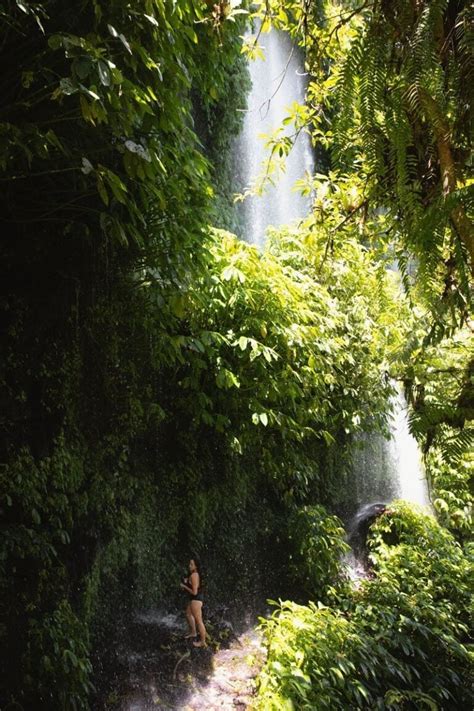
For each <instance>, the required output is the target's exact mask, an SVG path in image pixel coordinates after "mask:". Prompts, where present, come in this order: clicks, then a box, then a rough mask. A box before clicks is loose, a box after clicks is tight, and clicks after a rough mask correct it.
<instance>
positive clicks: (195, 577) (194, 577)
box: [188, 572, 199, 595]
mask: <svg viewBox="0 0 474 711" xmlns="http://www.w3.org/2000/svg"><path fill="white" fill-rule="evenodd" d="M188 580H189V582H190V583H191V590H192V594H193V595H197V591H198V590H199V573H196V572H194V573H191V577H190V578H188Z"/></svg>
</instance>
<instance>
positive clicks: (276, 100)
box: [235, 30, 314, 247]
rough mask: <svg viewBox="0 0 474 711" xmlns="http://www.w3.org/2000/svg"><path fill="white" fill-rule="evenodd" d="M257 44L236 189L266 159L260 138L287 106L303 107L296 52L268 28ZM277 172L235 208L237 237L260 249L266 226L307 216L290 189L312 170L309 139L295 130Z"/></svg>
mask: <svg viewBox="0 0 474 711" xmlns="http://www.w3.org/2000/svg"><path fill="white" fill-rule="evenodd" d="M258 41H259V44H260V45H262V46H263V48H264V52H265V58H264V59H260V58H259V59H255V60H253V61H251V62H249V72H250V78H251V81H252V89H251V92H250V94H249V97H248V108H247V111H246V112H245V118H244V124H243V128H242V132H241V134H240V136H239V137H238V139H237V141H236V148H235V166H236V168H235V171H236V176H235V178H236V185H235V187H236V190H237V191H239V192H242V191H243V190H244V189H245V188H246V187H249V186H251V185H252V184H253V183H254V182H255V181H256V180H257V179H258V177H259V176H260V175H262V172H265V170H266V164H267V163H268V158H269V155H270V152H269V149H268V148H266V147H265V141H264V139H263V138H262V134H266V135H268V134H270V133H271V132H272V131H275V130H276V129H278V128H281V127H282V125H283V124H282V122H283V120H284V119H285V117H286V116H287V115H288V107H290V106H291V105H292V104H293V103H294V102H297V103H299V104H303V103H304V98H305V91H306V83H307V82H306V77H305V76H304V62H303V57H302V55H301V51H300V50H299V48H298V47H297V46H295V45H294V43H293V42H292V40H291V38H290V37H289V36H288V35H287V34H284V33H283V32H278V31H277V30H271V31H270V32H268V33H265V34H261V35H260V37H259V40H258ZM294 134H295V126H294V124H293V123H289V124H288V125H286V126H285V132H284V135H285V136H293V135H294ZM281 162H282V166H283V167H282V170H281V171H278V174H277V175H273V176H272V179H274V181H275V185H271V184H270V183H269V182H266V184H265V191H264V193H263V195H259V196H253V197H247V198H246V199H245V200H244V202H243V203H241V204H240V205H239V206H238V208H237V209H238V211H239V217H240V222H241V223H242V230H241V231H242V234H241V237H242V238H243V239H245V241H247V242H250V243H251V244H255V245H258V246H259V247H262V246H263V244H264V239H265V231H266V229H267V227H268V226H269V225H273V226H275V227H278V226H280V225H283V224H287V223H289V222H292V221H293V220H295V219H301V218H302V217H304V216H305V215H307V214H308V211H309V209H310V206H311V198H310V197H307V196H303V195H301V193H299V192H297V191H295V182H296V181H297V180H300V179H302V178H303V177H304V176H305V173H309V174H311V173H312V172H313V167H314V161H313V152H312V148H311V142H310V138H309V136H308V134H307V133H305V132H304V131H301V132H300V133H299V135H298V136H297V138H296V140H295V143H294V145H293V148H292V149H291V152H290V154H289V156H288V157H287V158H286V159H284V160H282V161H281Z"/></svg>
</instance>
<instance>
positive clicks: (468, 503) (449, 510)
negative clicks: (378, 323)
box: [399, 320, 474, 539]
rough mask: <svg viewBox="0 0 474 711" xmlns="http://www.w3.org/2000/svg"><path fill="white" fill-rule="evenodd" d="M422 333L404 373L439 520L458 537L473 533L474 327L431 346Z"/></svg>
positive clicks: (404, 360) (407, 354) (410, 347)
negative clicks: (426, 342) (473, 355)
mask: <svg viewBox="0 0 474 711" xmlns="http://www.w3.org/2000/svg"><path fill="white" fill-rule="evenodd" d="M414 323H415V324H416V329H415V331H414V333H413V335H412V338H411V339H410V342H409V343H408V344H407V346H406V348H405V349H404V353H403V355H402V357H401V359H400V361H401V362H400V365H399V368H400V369H401V371H402V373H403V379H404V383H405V388H406V391H407V394H408V397H409V401H410V404H411V412H410V419H409V424H410V429H411V431H412V433H413V434H414V436H415V437H416V438H417V440H418V442H419V443H420V445H421V446H422V448H423V450H424V452H425V458H426V468H427V473H428V476H429V479H430V482H431V488H432V500H433V504H434V507H435V509H436V511H437V514H438V517H439V520H440V521H441V522H442V523H443V524H444V525H445V526H447V527H448V528H449V529H450V530H451V531H452V532H453V533H455V535H457V536H459V537H461V538H462V539H465V538H469V537H470V534H471V529H472V466H473V455H472V452H473V446H474V428H473V420H474V386H473V383H474V379H473V362H472V347H473V338H472V333H471V331H470V329H469V328H464V329H462V330H459V331H458V332H457V333H456V334H455V335H454V336H453V337H451V338H444V339H442V340H440V341H439V342H437V343H431V344H430V345H425V343H424V342H423V339H424V336H425V333H426V331H425V329H424V328H423V327H422V326H420V323H417V321H416V320H415V322H414Z"/></svg>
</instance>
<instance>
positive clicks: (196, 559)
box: [189, 554, 201, 575]
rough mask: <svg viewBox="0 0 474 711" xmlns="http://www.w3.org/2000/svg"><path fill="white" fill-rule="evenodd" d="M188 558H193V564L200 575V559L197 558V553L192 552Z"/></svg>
mask: <svg viewBox="0 0 474 711" xmlns="http://www.w3.org/2000/svg"><path fill="white" fill-rule="evenodd" d="M189 560H194V565H195V566H196V568H197V572H198V573H199V575H201V561H200V560H199V558H198V556H197V555H194V554H192V555H191V556H190V558H189Z"/></svg>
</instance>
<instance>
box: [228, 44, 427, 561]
mask: <svg viewBox="0 0 474 711" xmlns="http://www.w3.org/2000/svg"><path fill="white" fill-rule="evenodd" d="M259 43H260V44H262V45H263V46H264V50H265V59H256V60H254V61H251V62H250V63H249V70H250V77H251V80H252V90H251V93H250V96H249V99H248V109H247V111H246V114H245V119H244V125H243V129H242V132H241V134H240V136H239V137H238V139H237V142H236V171H235V172H236V176H235V180H236V185H237V189H238V190H240V191H243V190H244V189H245V188H246V187H251V186H252V185H253V184H254V183H255V181H257V180H258V178H259V176H261V175H262V171H265V164H266V162H268V156H269V149H268V148H266V147H265V142H264V139H262V137H261V134H266V135H268V134H270V133H271V132H272V131H275V130H276V129H278V128H279V127H281V126H282V121H283V120H284V119H285V117H286V116H287V115H288V107H290V106H291V105H292V104H293V103H294V102H298V103H300V104H301V103H304V98H305V92H306V78H305V76H304V71H303V58H302V56H301V52H300V51H299V50H298V48H296V47H295V46H294V45H293V43H292V40H291V38H290V37H289V36H288V35H287V34H284V33H282V32H278V31H276V30H272V31H271V32H270V33H268V34H264V35H262V36H261V37H260V39H259ZM294 133H295V127H294V125H291V124H290V125H287V126H286V132H285V135H293V134H294ZM284 163H285V168H284V172H283V173H282V174H280V175H279V176H278V177H279V179H278V180H276V181H275V185H268V184H267V185H266V189H265V191H264V193H263V195H254V196H252V197H247V198H246V199H245V200H244V202H243V203H242V204H241V206H240V219H241V222H242V223H243V230H242V237H243V238H244V239H246V240H247V241H248V242H250V243H251V244H255V245H258V246H259V247H263V245H264V242H265V232H266V229H267V227H268V226H270V225H273V226H275V227H278V226H281V225H284V224H288V223H290V222H292V221H294V220H297V219H301V218H303V217H304V216H305V215H306V214H307V213H308V212H309V210H310V203H311V198H310V197H308V196H303V195H301V193H298V192H297V191H295V183H296V182H297V181H298V180H301V179H303V178H304V177H305V175H307V174H312V172H313V170H314V158H313V152H312V148H311V142H310V139H309V136H308V134H306V133H305V132H304V131H303V132H301V133H300V135H299V136H298V138H297V140H296V142H295V144H294V146H293V148H292V150H291V153H290V155H289V156H288V158H286V159H285V160H284ZM391 409H392V415H391V418H390V421H389V430H390V439H389V440H387V439H385V438H384V437H383V436H382V435H376V434H374V435H367V436H364V437H363V438H361V439H360V441H359V443H358V445H359V448H358V449H357V450H356V451H355V453H354V465H353V471H352V477H351V479H352V481H351V491H349V492H348V497H350V501H349V502H348V506H347V509H348V512H350V516H351V517H350V518H349V519H348V531H349V535H350V534H351V531H352V532H353V533H354V532H355V531H356V529H357V527H359V528H360V529H364V527H365V524H366V522H367V520H368V519H370V518H371V517H373V516H374V515H377V513H380V510H381V509H382V508H383V507H381V506H380V504H381V503H383V504H386V503H389V502H390V501H392V500H393V499H395V498H403V499H406V500H408V501H410V502H412V503H416V504H420V505H422V506H425V507H427V510H429V494H428V486H427V482H426V477H425V474H424V471H423V465H422V461H421V455H420V451H419V448H418V445H417V443H416V441H415V439H414V438H413V437H412V436H411V434H410V432H409V429H408V419H407V404H406V401H405V398H404V396H403V393H402V392H401V391H400V390H399V391H397V394H396V395H395V396H394V397H393V398H392V402H391ZM359 564H360V560H359V561H357V560H355V561H354V566H355V568H357V566H358V565H359ZM356 575H358V573H356Z"/></svg>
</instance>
